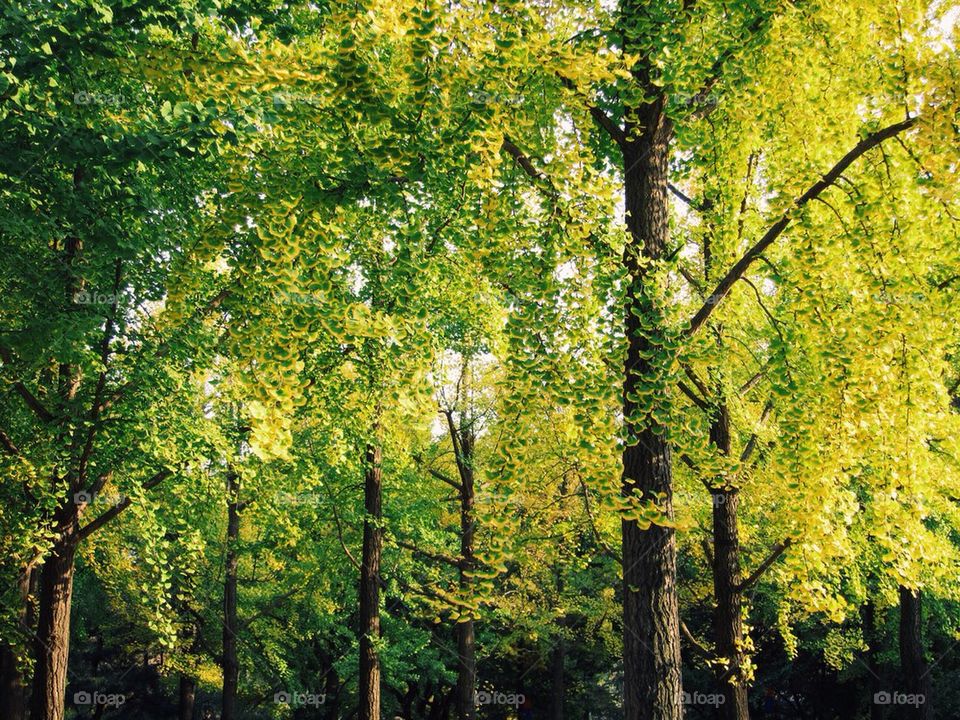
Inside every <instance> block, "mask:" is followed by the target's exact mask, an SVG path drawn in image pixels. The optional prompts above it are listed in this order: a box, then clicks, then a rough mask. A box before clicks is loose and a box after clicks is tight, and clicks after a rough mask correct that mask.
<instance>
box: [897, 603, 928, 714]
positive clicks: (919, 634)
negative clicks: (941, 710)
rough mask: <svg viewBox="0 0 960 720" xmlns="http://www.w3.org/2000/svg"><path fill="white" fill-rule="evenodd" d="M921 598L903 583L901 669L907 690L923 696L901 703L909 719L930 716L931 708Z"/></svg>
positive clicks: (908, 692) (900, 707)
mask: <svg viewBox="0 0 960 720" xmlns="http://www.w3.org/2000/svg"><path fill="white" fill-rule="evenodd" d="M921 611H922V602H921V595H920V591H919V590H917V591H916V594H914V591H912V590H909V589H908V588H905V587H903V586H901V587H900V672H901V674H902V675H903V679H904V684H905V686H906V687H905V688H904V691H905V692H906V693H907V694H909V695H914V696H917V698H920V699H922V702H918V703H917V704H914V705H900V706H898V708H897V710H898V712H901V713H902V717H903V718H905V719H907V720H927V718H929V717H930V715H931V714H932V711H931V709H930V700H931V698H930V676H929V675H928V672H927V663H926V661H925V660H924V659H923V631H922V629H921V628H922V625H921V620H922V617H921Z"/></svg>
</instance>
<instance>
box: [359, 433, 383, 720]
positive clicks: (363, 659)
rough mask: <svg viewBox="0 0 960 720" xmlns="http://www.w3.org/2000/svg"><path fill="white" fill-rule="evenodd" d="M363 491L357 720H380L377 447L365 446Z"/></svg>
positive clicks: (380, 547)
mask: <svg viewBox="0 0 960 720" xmlns="http://www.w3.org/2000/svg"><path fill="white" fill-rule="evenodd" d="M366 461H367V467H366V473H365V479H364V488H363V504H364V508H365V510H366V518H365V519H364V522H363V558H362V562H361V564H360V698H359V700H360V708H359V720H380V657H379V655H378V654H377V647H376V642H377V641H378V640H379V639H380V555H381V553H382V552H383V528H382V527H381V520H382V518H383V508H382V501H383V477H382V471H381V467H380V462H381V450H380V447H379V445H375V444H370V445H367V457H366Z"/></svg>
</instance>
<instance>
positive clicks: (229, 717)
mask: <svg viewBox="0 0 960 720" xmlns="http://www.w3.org/2000/svg"><path fill="white" fill-rule="evenodd" d="M237 479H238V478H237V475H236V473H234V472H233V471H232V470H231V471H229V472H228V473H227V548H226V570H225V572H224V579H223V667H222V669H223V698H222V704H221V713H220V718H221V720H236V717H237V686H238V684H239V679H240V663H239V661H238V660H237V567H238V565H239V557H238V553H237V542H238V540H239V538H240V500H239V497H238V493H239V488H238V486H237Z"/></svg>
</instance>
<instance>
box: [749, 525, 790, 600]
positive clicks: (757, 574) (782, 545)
mask: <svg viewBox="0 0 960 720" xmlns="http://www.w3.org/2000/svg"><path fill="white" fill-rule="evenodd" d="M791 544H792V541H791V540H790V539H789V538H787V539H786V540H784V541H783V542H778V543H777V544H776V545H774V546H773V547H772V548H771V549H770V554H769V555H767V558H766V560H764V561H763V562H762V563H760V566H759V567H758V568H757V569H756V570H754V571H753V573H752V574H751V575H750V577H748V578H747V579H746V580H744V581H743V582H742V583H740V584H739V585H737V592H746V591H747V590H749V589H750V588H752V587H753V586H754V585H756V584H757V581H758V580H759V579H760V578H761V577H762V576H763V574H764V573H765V572H766V571H767V570H768V569H769V568H770V566H771V565H773V564H774V563H775V562H776V561H777V558H779V557H780V556H781V555H783V553H784V551H785V550H786V549H787V548H788V547H790V545H791Z"/></svg>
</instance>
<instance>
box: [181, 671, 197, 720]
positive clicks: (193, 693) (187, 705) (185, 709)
mask: <svg viewBox="0 0 960 720" xmlns="http://www.w3.org/2000/svg"><path fill="white" fill-rule="evenodd" d="M179 695H180V697H179V699H178V702H177V720H193V706H194V705H195V704H196V701H197V682H196V680H194V679H193V678H192V677H190V676H189V675H183V674H181V675H180V693H179Z"/></svg>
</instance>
